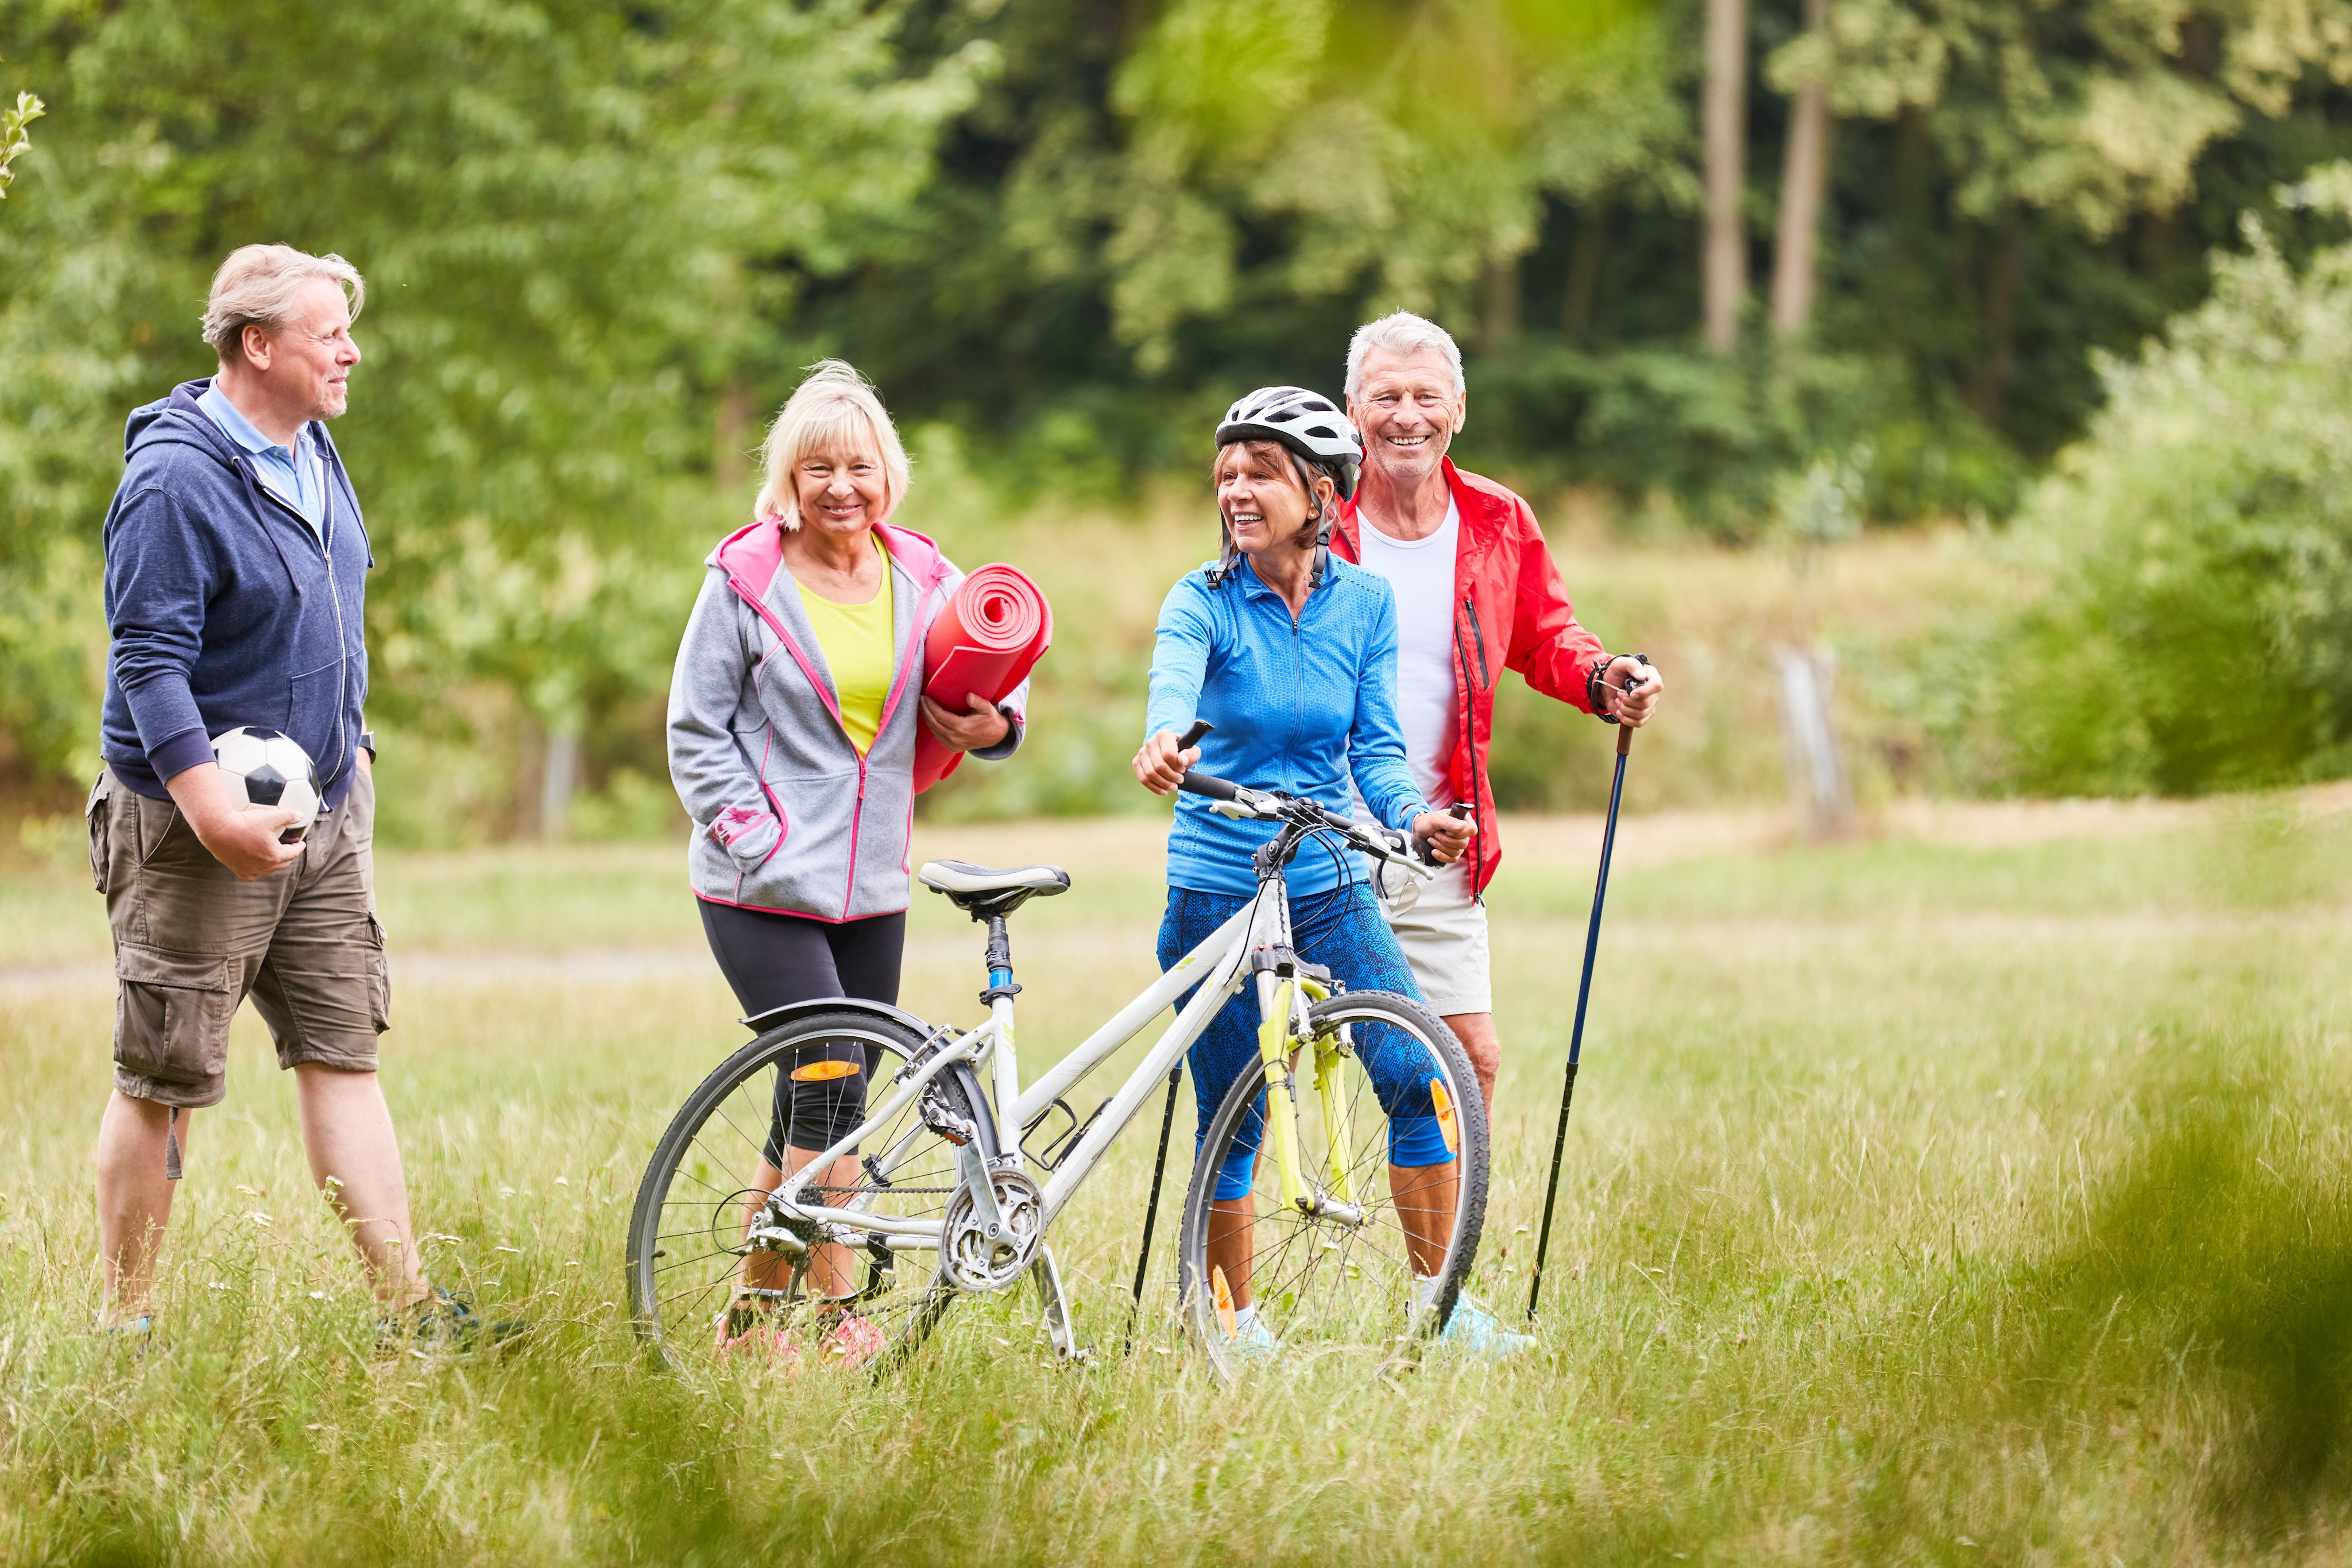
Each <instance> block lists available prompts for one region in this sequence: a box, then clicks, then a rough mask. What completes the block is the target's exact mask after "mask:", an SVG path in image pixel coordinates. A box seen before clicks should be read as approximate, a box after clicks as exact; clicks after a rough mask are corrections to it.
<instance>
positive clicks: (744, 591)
mask: <svg viewBox="0 0 2352 1568" xmlns="http://www.w3.org/2000/svg"><path fill="white" fill-rule="evenodd" d="M878 532H879V533H880V535H881V538H882V545H883V549H884V551H885V552H886V553H887V555H888V556H889V558H890V572H891V583H890V616H891V640H892V643H893V645H894V646H895V647H896V648H897V649H898V653H897V656H896V659H895V661H894V664H893V667H892V671H891V677H890V689H889V693H888V695H887V696H886V697H885V698H884V700H883V704H882V724H881V728H880V730H879V732H878V733H877V735H876V736H875V737H874V746H873V749H872V750H870V751H868V752H867V753H866V755H865V756H863V757H861V756H859V755H858V752H857V748H856V747H855V746H853V745H851V744H850V741H849V737H848V734H847V732H845V730H844V729H843V728H842V727H841V697H840V693H839V690H838V688H837V687H836V686H835V684H834V680H833V673H832V671H831V670H830V669H829V668H828V667H827V666H826V664H825V662H824V649H823V648H822V647H821V646H819V645H818V643H817V640H816V634H815V632H814V628H813V627H812V626H811V625H810V623H809V619H808V612H806V611H805V610H804V609H803V608H802V605H801V595H800V588H799V585H798V584H797V583H796V582H794V580H793V575H792V572H791V571H790V570H787V569H786V568H785V566H784V564H783V549H782V535H781V533H780V532H779V530H778V528H777V527H776V525H775V524H773V523H754V524H752V525H751V527H749V528H743V529H741V530H740V531H739V532H737V533H734V534H731V535H730V536H729V537H728V538H726V539H725V540H723V541H722V542H721V543H720V544H719V548H718V549H715V550H713V551H711V552H710V556H709V563H708V564H709V569H710V570H709V576H708V577H707V578H706V579H705V580H704V581H703V584H702V592H701V595H700V597H698V599H697V600H696V601H695V604H694V613H693V615H692V616H690V617H689V618H688V621H687V623H686V641H685V643H683V644H682V645H681V646H680V647H679V649H678V651H677V667H676V669H675V671H674V672H673V673H672V674H671V676H670V686H669V773H670V779H671V781H672V782H673V783H674V784H676V785H677V796H678V799H679V800H681V801H682V802H684V804H685V806H686V811H687V815H688V816H689V817H692V818H693V819H694V822H695V827H696V832H695V834H694V838H693V841H692V842H691V844H690V845H689V847H688V851H687V866H688V875H689V876H690V877H691V879H692V881H693V884H694V894H695V896H696V897H697V898H701V899H706V900H708V901H709V902H710V903H713V904H732V905H734V906H736V907H738V908H743V909H764V910H769V911H772V912H775V913H778V914H784V915H808V916H811V917H813V918H814V919H818V920H832V921H841V920H862V919H865V918H866V917H868V916H870V915H894V914H896V913H898V911H899V910H902V909H904V908H906V907H907V904H908V891H909V889H908V873H910V872H911V871H912V870H913V866H912V864H911V863H910V859H909V856H910V847H909V846H910V841H911V837H912V830H913V826H914V815H915V787H914V763H915V737H916V733H917V730H916V727H917V726H919V724H921V723H922V705H921V704H920V702H919V701H918V698H919V696H920V695H921V694H922V689H923V680H924V669H923V637H924V634H925V633H926V632H929V630H930V625H931V622H932V621H933V620H935V619H937V617H938V616H939V613H940V611H941V610H943V609H945V608H946V606H947V603H948V601H949V600H950V598H951V597H953V596H954V593H955V591H956V588H957V586H958V585H959V584H961V582H962V581H963V573H962V572H961V571H959V570H957V569H956V568H955V566H954V565H953V564H952V563H950V561H949V560H948V559H947V558H946V557H945V556H943V555H941V554H940V549H939V547H938V546H937V545H935V544H933V543H932V542H931V541H930V540H929V539H928V538H924V537H923V536H922V535H921V534H919V533H916V532H914V531H912V530H911V529H908V528H893V527H890V526H889V525H887V524H884V525H882V527H881V528H879V529H878ZM1028 699H1029V687H1028V685H1027V683H1026V682H1024V683H1023V684H1022V685H1021V686H1020V687H1019V688H1018V689H1017V690H1015V691H1014V692H1013V694H1012V695H1009V696H1008V697H1006V698H1005V699H1004V700H1003V702H1002V703H1001V704H999V705H998V706H1000V707H1001V708H1003V711H1004V712H1005V714H1006V716H1008V717H1010V718H1011V719H1012V721H1013V731H1012V733H1011V734H1010V735H1008V736H1006V737H1005V738H1004V739H1003V742H1001V743H1000V744H998V745H996V746H993V747H989V748H987V749H985V750H982V751H976V752H974V753H973V754H972V755H973V756H975V757H979V758H987V759H990V760H995V759H998V758H1005V757H1010V756H1011V755H1013V752H1014V751H1015V750H1016V749H1018V748H1019V747H1020V745H1021V738H1022V734H1023V730H1024V724H1025V720H1024V713H1025V712H1026V710H1027V707H1028Z"/></svg>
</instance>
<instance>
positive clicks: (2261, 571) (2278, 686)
mask: <svg viewBox="0 0 2352 1568" xmlns="http://www.w3.org/2000/svg"><path fill="white" fill-rule="evenodd" d="M2301 199H2302V200H2304V201H2305V202H2307V203H2309V204H2313V205H2315V206H2317V207H2320V208H2322V209H2324V210H2326V211H2327V212H2330V213H2336V214H2345V213H2352V166H2347V165H2343V164H2337V165H2334V166H2331V167H2329V168H2327V169H2325V170H2322V171H2319V172H2316V173H2315V174H2314V176H2313V177H2312V178H2311V179H2310V180H2309V181H2308V182H2306V183H2305V187H2304V189H2303V192H2302V193H2301ZM2246 245H2247V252H2246V254H2245V255H2243V256H2218V257H2216V259H2215V262H2214V289H2213V296H2212V298H2211V299H2210V300H2209V301H2208V302H2207V303H2206V304H2205V305H2204V306H2203V307H2201V308H2199V309H2198V310H2196V311H2194V312H2192V313H2191V314H2189V316H2187V317H2185V318H2183V319H2181V320H2180V321H2179V322H2177V323H2176V324H2175V325H2174V326H2173V327H2172V328H2171V329H2169V330H2168V332H2167V333H2166V334H2165V336H2164V338H2163V339H2162V340H2160V341H2158V342H2156V343H2153V344H2151V345H2150V346H2149V347H2148V349H2147V351H2146V352H2145V353H2144V354H2142V355H2141V356H2140V357H2139V358H2138V359H2137V361H2109V362H2108V363H2106V364H2105V366H2104V367H2103V374H2104V376H2105V381H2106V383H2107V387H2108V406H2107V407H2106V409H2105V411H2104V412H2102V413H2100V415H2099V416H2098V417H2097V419H2096V420H2095V422H2094V423H2093V425H2092V430H2091V434H2090V436H2089V437H2088V439H2086V440H2085V441H2084V443H2083V444H2082V445H2081V446H2080V447H2078V448H2076V449H2074V450H2073V451H2071V452H2070V453H2068V454H2067V455H2065V456H2064V458H2063V459H2062V461H2061V464H2060V467H2059V472H2058V473H2057V474H2056V475H2055V476H2053V478H2052V479H2051V480H2050V481H2049V482H2048V483H2047V485H2046V486H2044V487H2043V488H2042V490H2041V491H2040V492H2039V493H2038V494H2037V495H2036V496H2035V497H2034V498H2033V500H2032V504H2031V506H2030V507H2029V509H2028V517H2029V519H2030V527H2031V530H2032V531H2031V535H2030V538H2029V541H2028V543H2029V548H2031V549H2035V550H2037V551H2039V552H2041V553H2042V557H2043V558H2044V559H2046V560H2047V561H2048V562H2049V563H2050V564H2051V568H2052V570H2053V572H2054V575H2055V578H2056V585H2055V588H2054V590H2053V592H2052V594H2051V595H2050V597H2049V598H2048V600H2047V601H2045V602H2044V603H2042V605H2040V606H2039V607H2037V608H2036V609H2035V610H2034V611H2032V612H2031V613H2029V614H2028V615H2027V616H2026V617H2025V618H2024V619H2023V621H2022V622H2021V624H2019V625H2018V626H2017V627H2016V629H2015V631H2014V632H2013V634H2012V637H2013V640H2011V641H2010V642H2008V643H2006V644H2005V645H2004V646H2003V648H2002V649H2001V650H2000V653H1999V654H1998V655H1997V656H1996V657H1995V659H1994V661H1993V664H1992V666H1991V678H1992V679H1993V680H1994V682H1995V683H1997V685H1996V691H1995V695H1992V696H1991V697H1990V699H1989V700H1990V707H1991V711H1992V713H1993V714H1994V715H1995V716H1997V718H1998V720H1999V725H2000V737H2001V740H2002V744H2003V747H2004V749H2005V752H2006V766H2007V768H2008V770H2009V776H2010V777H2011V779H2012V780H2013V781H2014V782H2015V783H2016V784H2017V785H2018V786H2019V787H2021V788H2024V789H2032V790H2047V791H2053V792H2060V793H2097V794H2106V793H2132V792H2137V791H2141V790H2159V791H2163V792H2166V793H2188V792H2194V791H2200V790H2207V789H2232V788H2248V787H2254V786H2261V785H2267V784H2275V783H2281V782H2285V781H2291V780H2294V779H2303V778H2315V777H2329V776H2334V775H2336V774H2340V773H2343V772H2345V771H2347V770H2352V413H2347V402H2346V390H2347V386H2352V245H2345V244H2337V245H2332V246H2323V247H2322V248H2320V249H2319V250H2318V251H2317V252H2316V253H2315V255H2314V256H2313V257H2312V260H2311V262H2310V264H2309V266H2308V267H2305V269H2303V270H2302V271H2301V272H2297V271H2296V270H2295V269H2294V268H2293V267H2289V266H2288V265H2287V263H2286V262H2285V260H2284V258H2283V257H2282V256H2280V254H2279V251H2278V248H2277V246H2275V245H2274V244H2273V242H2272V240H2271V238H2270V236H2269V235H2268V234H2267V233H2266V232H2265V231H2264V230H2263V227H2262V225H2259V224H2256V223H2254V222H2252V221H2251V220H2250V221H2249V222H2248V224H2247V227H2246Z"/></svg>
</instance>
